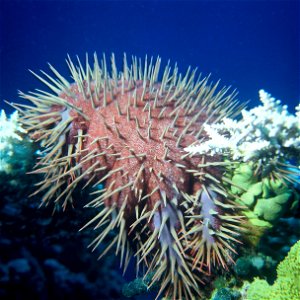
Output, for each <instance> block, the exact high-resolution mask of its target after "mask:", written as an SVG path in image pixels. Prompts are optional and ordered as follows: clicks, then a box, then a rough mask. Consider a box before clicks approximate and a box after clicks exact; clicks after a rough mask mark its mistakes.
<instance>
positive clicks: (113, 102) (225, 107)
mask: <svg viewBox="0 0 300 300" xmlns="http://www.w3.org/2000/svg"><path fill="white" fill-rule="evenodd" d="M67 64H68V66H69V69H70V72H71V75H72V78H73V81H74V82H73V83H69V81H68V80H67V79H65V78H64V77H63V76H62V75H61V74H60V73H59V72H58V71H57V70H56V69H55V68H54V67H53V66H52V65H50V70H51V71H52V73H53V74H54V77H53V76H50V75H49V74H47V73H45V72H43V71H42V74H43V75H44V76H43V77H42V76H40V75H38V74H36V73H34V72H32V73H33V74H34V75H35V76H36V77H37V78H38V79H39V80H40V81H42V82H43V83H44V84H45V85H46V86H47V87H48V88H49V89H50V91H40V90H38V91H36V92H31V93H28V94H24V93H20V95H21V97H23V98H25V99H27V100H29V101H30V102H31V103H32V104H31V105H25V104H12V105H13V106H14V107H16V108H17V109H18V110H19V112H20V113H21V115H22V118H21V120H22V124H23V126H24V128H25V129H26V130H27V131H28V132H29V133H30V136H31V138H32V139H33V140H35V141H38V142H41V145H42V147H43V148H44V151H43V152H42V155H41V158H40V160H39V162H38V163H37V166H36V170H35V171H34V173H37V174H43V175H44V180H43V181H42V182H41V183H40V187H39V188H38V189H37V191H36V193H39V192H42V193H44V196H43V203H46V204H48V203H49V202H51V201H54V202H55V203H60V204H61V205H62V206H63V207H64V208H66V207H67V205H68V204H69V203H72V201H73V198H72V194H73V193H74V191H75V190H76V188H78V186H79V184H81V183H82V182H83V183H84V186H85V187H86V186H89V187H91V186H93V187H94V188H95V187H97V186H99V185H100V184H103V185H104V187H103V188H102V189H100V190H96V192H93V193H92V195H93V198H92V200H91V202H90V203H89V205H88V206H92V207H95V208H97V209H98V210H99V213H98V214H97V215H96V216H95V217H94V218H93V219H92V220H90V221H89V222H88V223H87V224H86V225H85V226H84V227H83V228H85V227H86V226H89V225H91V224H92V223H93V224H95V225H94V226H95V227H94V228H95V230H98V231H99V235H98V237H97V238H96V239H95V240H94V241H93V242H92V243H91V246H92V247H93V249H95V248H96V247H98V246H99V244H100V243H102V242H103V241H104V239H105V238H106V237H107V235H108V233H109V232H110V231H112V230H114V231H115V232H116V233H117V234H116V236H115V237H114V239H113V240H112V241H111V242H110V243H109V244H108V246H107V248H106V249H105V250H104V251H103V253H102V255H104V254H106V253H107V251H109V250H110V249H111V248H112V247H113V246H114V247H116V253H120V255H121V263H123V265H124V269H126V268H127V266H128V263H129V259H130V257H131V256H132V255H133V254H134V255H135V257H136V261H137V269H138V267H139V265H144V266H146V268H147V269H148V271H147V272H146V274H145V275H147V274H148V273H149V272H154V275H153V278H152V281H151V284H150V286H151V285H153V284H154V283H155V282H157V281H159V282H160V283H161V288H160V290H159V292H158V295H160V294H161V293H162V292H164V295H165V297H171V298H172V299H182V298H183V297H185V298H186V299H194V295H196V294H199V293H200V292H199V284H202V283H203V278H204V277H205V276H209V275H210V274H211V269H212V267H213V266H215V267H216V269H217V268H219V267H221V268H225V269H227V265H228V264H229V263H231V262H233V258H232V257H231V255H232V253H235V252H236V251H235V245H236V244H237V243H240V241H239V240H238V239H237V236H239V228H240V227H239V226H238V224H237V223H239V222H240V221H241V216H239V215H237V210H238V208H237V207H236V206H235V205H234V203H233V202H232V201H230V200H229V199H228V198H230V197H229V195H228V193H227V192H226V189H225V188H224V186H223V177H224V176H223V174H224V168H225V167H226V165H227V164H228V163H225V162H222V160H221V158H220V157H219V156H218V155H215V156H205V155H198V156H193V155H191V154H188V153H186V152H185V151H184V148H186V147H188V146H190V145H192V144H193V143H199V141H200V142H201V141H203V142H204V141H206V140H207V139H208V136H207V134H206V132H205V130H204V126H203V125H204V124H214V123H216V122H218V121H220V120H221V119H222V118H224V117H228V116H233V115H234V114H236V113H237V112H239V111H240V109H241V107H240V106H239V104H238V102H237V100H235V96H236V93H235V91H233V92H232V93H228V90H229V88H227V87H224V88H221V89H218V84H219V83H218V82H217V83H216V84H214V85H212V84H209V83H208V81H209V78H201V77H199V78H197V79H196V70H191V69H190V68H189V69H188V71H187V73H186V74H185V75H181V74H179V71H178V68H177V66H175V67H174V68H171V67H170V65H169V64H168V65H167V66H166V67H165V69H164V71H163V74H162V75H161V76H160V75H159V74H160V73H159V70H160V64H161V59H160V58H159V57H158V58H157V59H156V61H154V60H153V59H152V58H151V59H150V61H148V59H147V57H146V59H145V61H144V63H142V62H141V60H138V59H137V58H135V57H133V59H132V64H131V65H128V63H127V58H126V55H124V62H123V71H122V72H120V71H118V70H117V66H116V62H115V57H114V55H112V57H111V66H110V70H109V68H108V67H107V62H106V59H105V56H103V59H102V61H101V62H100V63H99V62H98V58H97V55H96V54H95V55H94V66H93V67H92V66H91V65H90V64H89V62H88V57H87V59H86V65H85V67H84V66H82V64H81V62H80V60H79V59H78V65H77V66H75V64H74V63H73V62H72V61H71V59H70V58H68V60H67ZM159 78H161V79H159Z"/></svg>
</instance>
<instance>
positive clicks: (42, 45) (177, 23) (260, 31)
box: [0, 0, 300, 111]
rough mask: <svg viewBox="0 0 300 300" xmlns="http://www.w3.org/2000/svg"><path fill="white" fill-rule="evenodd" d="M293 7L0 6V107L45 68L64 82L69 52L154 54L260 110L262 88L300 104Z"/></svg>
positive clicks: (2, 2)
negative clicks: (236, 94)
mask: <svg viewBox="0 0 300 300" xmlns="http://www.w3.org/2000/svg"><path fill="white" fill-rule="evenodd" d="M299 19H300V18H299V1H286V0H284V1H270V0H268V1H242V0H240V1H28V0H25V1H24V0H23V1H15V0H10V1H8V0H0V22H1V23H0V24H1V25H0V99H1V103H0V107H3V106H5V107H6V109H9V108H8V107H7V106H6V105H5V104H3V103H2V99H6V100H9V101H16V99H17V90H22V91H28V90H32V89H34V88H37V87H41V86H42V85H41V84H40V83H39V82H37V80H36V79H34V78H33V76H31V75H30V74H29V72H28V71H27V69H32V70H35V71H38V70H39V69H43V70H47V68H48V67H47V62H50V63H51V64H53V65H54V66H55V67H56V68H57V69H58V70H59V71H60V72H62V73H63V74H64V75H66V76H68V72H67V67H66V64H65V61H64V60H65V58H66V55H67V53H69V54H70V55H71V56H72V57H74V58H75V55H76V54H78V55H79V57H80V58H82V59H84V57H85V53H86V52H87V53H90V54H93V52H94V51H97V52H98V54H99V55H101V53H102V52H105V53H106V54H107V56H109V54H110V53H111V52H114V53H115V55H116V58H117V60H118V61H119V62H121V61H122V55H123V52H126V53H127V54H128V56H130V55H131V54H134V55H137V56H140V57H144V56H145V54H146V53H147V54H148V55H153V56H157V55H160V56H161V57H162V58H163V63H166V62H167V60H168V59H171V61H172V62H174V63H175V62H177V63H178V65H179V67H180V70H181V71H182V72H184V71H185V70H186V69H187V67H188V66H189V65H191V66H193V67H198V68H199V71H201V72H202V73H203V74H209V73H212V79H213V80H214V81H216V80H218V79H219V78H221V79H222V83H223V84H224V85H232V86H233V87H234V88H236V89H237V90H238V91H239V99H240V100H242V101H245V100H248V99H251V105H257V104H258V94H257V92H258V90H259V89H261V88H264V89H265V90H267V91H268V92H270V93H271V94H272V95H273V96H274V97H276V98H279V99H281V100H282V101H283V102H284V103H287V104H289V106H290V110H291V111H292V109H293V106H295V105H296V104H297V103H298V101H299V99H300V88H299V78H300V71H299V53H300V49H299V48H300V47H299V36H300V35H299Z"/></svg>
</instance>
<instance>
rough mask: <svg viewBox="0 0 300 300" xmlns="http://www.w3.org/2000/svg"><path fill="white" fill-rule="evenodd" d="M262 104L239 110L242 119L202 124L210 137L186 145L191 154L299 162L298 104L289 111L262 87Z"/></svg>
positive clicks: (267, 161) (299, 126)
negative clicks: (292, 111)
mask: <svg viewBox="0 0 300 300" xmlns="http://www.w3.org/2000/svg"><path fill="white" fill-rule="evenodd" d="M259 97H260V101H261V102H262V104H263V105H260V106H257V107H255V108H253V109H251V110H243V111H242V119H241V120H239V121H237V120H233V119H230V118H225V119H223V120H222V121H221V122H219V123H216V124H212V125H205V127H204V130H205V131H206V133H207V135H208V137H209V139H208V140H207V141H204V142H199V144H195V145H191V146H189V147H187V148H185V151H187V152H190V153H191V154H197V153H198V154H207V155H214V154H216V153H218V154H221V155H226V156H229V157H230V158H232V159H233V160H242V161H244V162H246V161H250V160H254V161H258V160H259V161H261V162H263V163H265V164H268V163H270V162H271V161H273V162H274V161H285V162H286V161H289V160H293V161H294V163H296V164H299V163H300V104H299V105H298V106H297V107H296V114H295V115H292V114H289V112H288V110H287V106H286V105H281V101H280V100H276V99H275V98H273V97H272V96H271V95H270V94H268V93H267V92H265V91H264V90H260V91H259Z"/></svg>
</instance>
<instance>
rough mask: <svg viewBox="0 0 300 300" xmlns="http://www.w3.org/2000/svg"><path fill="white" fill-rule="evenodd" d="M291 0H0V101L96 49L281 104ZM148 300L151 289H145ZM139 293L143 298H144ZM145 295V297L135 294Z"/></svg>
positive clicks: (294, 57) (290, 90) (294, 38)
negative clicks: (150, 59) (172, 66)
mask: <svg viewBox="0 0 300 300" xmlns="http://www.w3.org/2000/svg"><path fill="white" fill-rule="evenodd" d="M299 20H300V5H299V1H288V0H282V1H272V0H268V1H243V0H239V1H226V0H224V1H83V0H82V1H70V0H68V1H29V0H23V1H22V0H20V1H15V0H0V108H5V109H6V110H7V111H12V109H11V108H10V107H9V106H8V105H6V104H5V103H4V102H3V101H2V100H9V101H20V100H18V96H17V91H18V90H21V91H24V92H27V91H29V90H34V89H35V88H41V87H43V85H42V84H41V83H40V82H39V81H38V80H36V79H35V78H34V77H33V76H32V75H31V74H30V73H29V72H28V69H32V70H34V71H36V72H38V71H39V70H40V69H42V70H45V71H47V70H48V66H47V62H50V63H51V64H52V65H54V66H55V67H56V69H57V70H59V71H60V72H61V73H62V74H63V75H64V76H69V74H68V69H67V66H66V63H65V58H66V56H67V54H69V55H70V56H71V57H72V58H74V59H75V58H76V57H75V56H76V55H78V56H79V57H80V58H81V59H82V60H84V59H85V54H86V53H89V54H90V55H91V56H92V55H93V53H94V52H95V51H96V52H97V53H98V55H99V56H101V54H102V53H103V52H105V53H106V55H107V57H109V55H110V53H111V52H114V53H115V56H116V59H117V62H119V65H121V62H122V58H123V53H124V52H126V53H127V56H128V57H130V56H131V55H136V56H138V57H142V58H143V57H144V56H145V54H148V56H154V57H156V56H157V55H160V56H161V57H162V59H163V64H162V65H164V64H166V63H167V61H168V59H170V60H171V62H173V63H175V62H177V63H178V66H179V68H180V70H181V71H182V72H185V71H186V69H187V68H188V66H189V65H191V66H192V67H198V70H199V72H202V73H203V74H204V75H207V74H209V73H211V74H212V79H213V80H214V81H217V80H218V79H221V80H222V81H221V82H222V84H224V85H232V86H233V88H236V89H237V90H238V91H239V99H240V100H241V101H247V100H249V99H250V100H251V101H250V104H249V105H250V106H255V105H258V104H259V101H258V90H259V89H261V88H263V89H265V90H266V91H268V92H270V93H271V94H272V95H273V96H274V97H276V98H278V99H281V100H282V102H283V103H285V104H288V105H289V109H290V111H293V108H294V106H295V105H297V103H298V102H299V100H300V57H299V55H300V42H299V36H300V30H299V27H300V24H299V22H300V21H299ZM148 298H149V299H152V298H153V295H150V296H149V295H148ZM148 298H147V299H148ZM141 299H146V296H141Z"/></svg>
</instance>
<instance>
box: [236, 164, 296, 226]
mask: <svg viewBox="0 0 300 300" xmlns="http://www.w3.org/2000/svg"><path fill="white" fill-rule="evenodd" d="M231 180H232V183H233V184H232V186H231V191H232V193H233V194H235V195H237V196H238V199H237V200H236V201H237V202H239V203H241V204H242V205H245V206H247V210H246V211H245V212H244V213H245V215H246V216H247V218H248V219H249V221H250V222H251V223H252V224H253V225H255V226H261V227H267V228H269V227H272V226H273V225H274V222H277V221H278V220H279V219H280V218H281V217H282V216H283V215H284V214H285V213H287V212H289V211H294V210H295V208H296V207H297V205H298V202H299V195H298V193H297V192H296V191H295V189H293V186H290V185H287V184H286V182H285V181H284V180H282V179H281V178H278V179H277V178H274V179H270V178H269V177H264V178H260V176H258V174H256V173H255V165H254V163H241V164H239V165H238V167H237V168H235V170H234V173H233V177H232V178H231Z"/></svg>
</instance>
